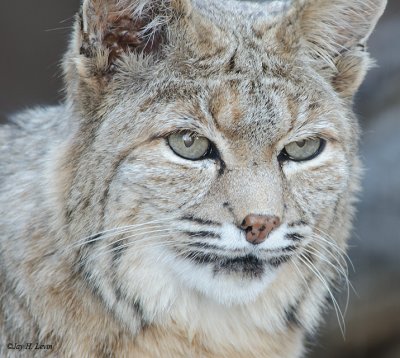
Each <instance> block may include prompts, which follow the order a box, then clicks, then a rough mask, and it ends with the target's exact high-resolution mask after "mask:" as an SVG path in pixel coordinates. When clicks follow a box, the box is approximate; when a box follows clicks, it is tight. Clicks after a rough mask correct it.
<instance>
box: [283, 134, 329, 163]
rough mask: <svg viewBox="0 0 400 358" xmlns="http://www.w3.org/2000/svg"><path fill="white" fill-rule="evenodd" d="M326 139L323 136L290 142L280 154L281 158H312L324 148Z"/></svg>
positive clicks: (295, 159)
mask: <svg viewBox="0 0 400 358" xmlns="http://www.w3.org/2000/svg"><path fill="white" fill-rule="evenodd" d="M325 144H326V141H325V140H324V139H321V138H315V139H314V138H313V139H304V140H301V141H297V142H292V143H289V144H288V145H286V146H285V148H284V149H283V150H282V152H281V154H280V156H279V157H280V158H279V159H280V160H292V161H295V162H301V161H305V160H311V159H313V158H315V157H316V156H317V155H319V154H320V153H321V152H322V150H323V149H324V147H325Z"/></svg>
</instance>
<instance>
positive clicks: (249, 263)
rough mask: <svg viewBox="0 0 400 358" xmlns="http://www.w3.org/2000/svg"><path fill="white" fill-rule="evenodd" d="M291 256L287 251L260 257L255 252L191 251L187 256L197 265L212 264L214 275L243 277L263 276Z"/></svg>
mask: <svg viewBox="0 0 400 358" xmlns="http://www.w3.org/2000/svg"><path fill="white" fill-rule="evenodd" d="M291 256H292V255H291V254H290V253H287V254H286V253H285V254H279V255H276V256H273V257H269V258H260V257H259V256H256V255H255V254H246V255H240V256H234V257H228V256H225V255H219V254H215V253H205V252H201V251H190V252H189V253H187V254H186V255H185V258H186V259H187V260H190V261H191V262H192V263H194V264H197V265H203V266H205V265H206V266H211V267H212V270H213V275H214V276H217V275H237V276H240V277H242V278H247V279H255V278H260V277H262V276H263V274H264V273H265V271H266V270H267V269H269V270H271V269H277V268H278V267H280V266H281V265H282V264H284V263H285V262H287V261H288V260H289V259H290V257H291Z"/></svg>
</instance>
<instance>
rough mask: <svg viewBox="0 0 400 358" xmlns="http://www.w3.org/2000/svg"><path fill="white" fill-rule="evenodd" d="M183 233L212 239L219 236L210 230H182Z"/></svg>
mask: <svg viewBox="0 0 400 358" xmlns="http://www.w3.org/2000/svg"><path fill="white" fill-rule="evenodd" d="M184 233H185V234H186V235H188V236H190V237H204V238H212V239H220V238H221V237H220V236H219V235H218V234H216V233H214V232H211V231H184Z"/></svg>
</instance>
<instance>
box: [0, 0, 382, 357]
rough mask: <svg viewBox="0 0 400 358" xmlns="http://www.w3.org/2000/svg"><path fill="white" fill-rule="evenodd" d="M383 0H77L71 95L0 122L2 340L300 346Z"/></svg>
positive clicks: (88, 347) (190, 353) (317, 309)
mask: <svg viewBox="0 0 400 358" xmlns="http://www.w3.org/2000/svg"><path fill="white" fill-rule="evenodd" d="M385 5H386V0H353V1H347V0H294V1H293V2H291V3H288V2H281V1H272V2H268V3H245V2H236V1H231V0H229V1H218V0H191V1H190V0H152V1H151V0H84V1H83V4H82V8H81V12H80V14H79V15H78V16H77V18H76V23H75V26H74V30H73V35H72V38H71V42H70V47H69V50H68V52H67V54H66V56H65V59H64V65H63V68H64V72H65V86H66V90H65V92H66V96H65V101H64V102H63V103H62V104H60V105H59V106H56V107H49V108H43V109H35V110H29V111H26V112H24V113H21V114H18V115H15V116H14V117H12V118H11V119H10V121H9V123H8V124H6V125H4V126H2V128H1V132H0V148H1V151H0V153H1V154H0V165H1V173H0V235H1V237H0V356H1V357H14V356H16V357H25V356H26V357H32V356H34V357H44V356H53V357H139V358H142V357H143V358H145V357H174V358H175V357H202V358H203V357H246V358H248V357H257V358H259V357H268V358H274V357H285V358H287V357H301V356H303V355H304V354H305V348H304V341H305V337H306V336H307V335H308V334H310V333H312V332H314V331H315V329H316V328H317V326H318V324H319V322H320V317H321V313H322V311H324V309H325V308H326V307H327V306H328V302H327V298H329V299H330V300H331V303H333V306H334V307H335V309H336V312H337V314H338V317H339V318H340V319H342V317H341V311H340V309H339V307H338V304H337V302H336V300H335V298H334V296H332V294H331V288H332V287H333V286H334V285H335V284H336V283H337V282H338V281H343V277H346V263H345V261H344V256H345V249H346V241H347V239H348V237H349V231H350V227H351V219H352V216H353V212H354V209H353V203H354V200H355V196H356V193H357V189H358V185H359V176H360V164H359V160H358V157H357V146H358V140H359V127H358V123H357V120H356V119H355V116H354V114H353V112H352V109H351V107H352V98H353V95H354V94H355V92H356V91H357V89H358V87H359V85H360V84H361V82H362V80H363V78H364V75H365V73H366V70H367V69H368V67H369V66H370V64H371V61H370V59H369V56H368V54H367V52H366V47H365V43H366V40H367V38H368V36H369V35H370V33H371V31H372V30H373V28H374V26H375V24H376V22H377V20H378V18H379V17H380V15H381V14H382V12H383V10H384V7H385ZM341 278H342V280H340V279H341ZM344 281H345V280H344Z"/></svg>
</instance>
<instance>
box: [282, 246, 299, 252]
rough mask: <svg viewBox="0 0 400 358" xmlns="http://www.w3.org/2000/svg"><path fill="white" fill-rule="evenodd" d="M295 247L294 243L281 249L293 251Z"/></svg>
mask: <svg viewBox="0 0 400 358" xmlns="http://www.w3.org/2000/svg"><path fill="white" fill-rule="evenodd" d="M296 249H297V246H295V245H290V246H287V247H284V248H283V249H282V251H283V252H293V251H296Z"/></svg>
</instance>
